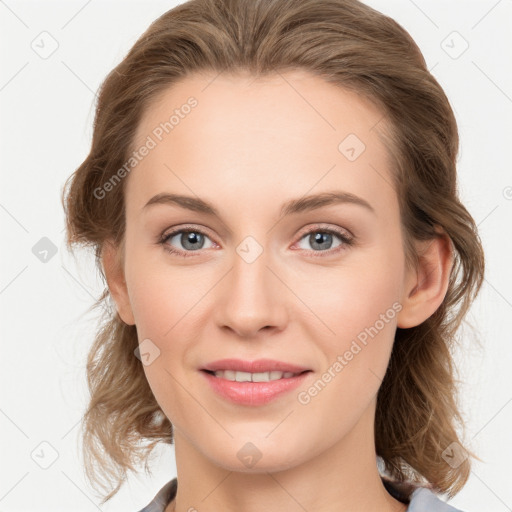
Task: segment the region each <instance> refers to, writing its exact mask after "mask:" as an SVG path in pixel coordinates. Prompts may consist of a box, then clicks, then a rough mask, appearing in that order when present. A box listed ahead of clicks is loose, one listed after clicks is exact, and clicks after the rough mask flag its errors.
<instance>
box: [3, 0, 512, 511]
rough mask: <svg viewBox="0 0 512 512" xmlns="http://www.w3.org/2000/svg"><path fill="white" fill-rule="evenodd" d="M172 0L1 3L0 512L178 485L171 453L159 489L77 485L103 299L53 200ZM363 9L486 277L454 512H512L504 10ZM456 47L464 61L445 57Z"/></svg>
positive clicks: (145, 497)
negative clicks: (451, 170)
mask: <svg viewBox="0 0 512 512" xmlns="http://www.w3.org/2000/svg"><path fill="white" fill-rule="evenodd" d="M177 3H178V2H176V1H168V2H163V1H156V0H153V1H146V2H142V1H140V2H133V1H132V2H128V1H126V0H125V1H117V2H114V1H106V0H89V1H86V0H85V1H70V0H66V1H61V2H55V1H45V2H42V1H39V2H36V1H33V2H25V1H23V2H22V1H14V0H5V1H0V38H1V46H0V48H1V51H2V54H1V66H0V108H1V117H0V129H1V137H0V144H1V156H2V159H1V186H0V223H1V228H2V242H1V243H2V251H1V258H2V260H1V266H0V268H1V274H0V307H1V309H0V311H1V313H0V315H1V316H0V320H1V327H2V329H1V335H2V345H1V347H2V357H1V359H0V365H1V366H0V376H1V377H0V378H1V387H0V432H1V436H0V449H1V452H0V460H1V462H0V466H1V469H0V471H1V473H0V512H6V511H25V510H26V511H28V510H31V511H33V510H37V511H50V510H51V511H60V510H62V511H64V510H66V511H68V510H73V511H77V512H79V511H84V512H87V511H94V510H104V511H125V512H129V511H136V510H139V509H140V508H142V507H143V506H144V505H146V504H147V503H148V502H149V501H150V500H151V499H152V498H153V496H154V494H155V493H156V492H157V491H158V490H159V489H160V487H161V486H163V484H164V483H166V482H167V481H168V480H170V479H171V478H172V477H174V476H175V474H176V473H175V462H174V453H173V448H169V447H167V448H163V449H161V450H157V452H155V454H156V455H157V456H156V457H155V464H154V468H155V469H154V473H153V476H152V477H145V476H144V474H143V473H142V472H141V476H140V477H138V478H135V477H132V478H130V479H129V481H128V483H127V484H126V485H125V486H124V487H123V488H122V490H121V491H120V493H119V494H118V495H117V496H116V497H115V498H113V499H112V500H111V501H110V502H109V503H107V504H106V505H104V506H101V507H100V506H99V505H98V503H99V500H98V499H97V498H95V496H94V493H93V491H92V490H91V489H90V488H89V487H88V485H87V483H86V481H85V479H84V475H83V469H82V464H81V461H80V459H79V445H78V442H79V438H78V432H79V428H78V425H79V422H80V418H81V415H82V414H83V411H84V407H85V404H86V398H87V395H86V387H85V370H84V367H85V357H86V353H87V350H88V347H89V345H90V343H91V341H92V337H93V334H94V328H95V324H94V319H95V317H96V313H94V314H93V313H88V312H87V309H88V308H89V306H90V305H91V304H92V303H93V302H94V300H95V298H96V297H98V296H99V294H100V292H101V291H102V287H101V282H100V280H99V278H98V276H97V274H96V270H95V268H94V265H93V258H92V255H91V254H88V253H83V255H82V256H80V257H79V258H78V259H77V260H74V259H73V258H72V257H71V256H70V255H69V254H68V253H67V252H66V251H65V248H64V242H63V235H64V232H63V227H64V216H63V211H62V208H61V203H60V194H61V189H62V186H63V183H64V180H65V179H66V178H67V177H68V176H69V175H70V174H71V173H72V172H73V171H74V170H75V168H76V167H77V166H78V165H79V164H80V163H81V162H82V161H83V159H84V158H85V157H86V155H87V153H88V151H89V145H90V140H91V136H92V121H93V113H94V101H95V91H97V88H98V86H99V85H100V83H101V82H102V80H103V79H104V77H105V76H106V74H107V73H108V72H109V71H110V70H111V69H112V68H113V67H114V66H115V65H116V64H117V63H118V62H119V61H120V60H122V58H123V57H124V55H125V54H126V52H127V51H128V50H129V49H130V48H131V46H132V45H133V44H134V43H135V40H136V39H137V37H138V36H139V35H140V34H141V33H142V32H143V31H144V30H145V29H146V28H147V26H148V25H149V24H150V23H151V22H152V21H153V20H154V19H156V18H157V17H158V16H159V15H161V14H162V13H164V12H165V11H167V10H168V9H170V8H172V7H174V6H175V5H176V4H177ZM367 3H369V4H370V5H371V6H373V7H375V8H376V9H378V10H380V11H382V12H384V13H386V14H389V15H390V16H392V17H393V18H395V19H396V20H397V21H398V22H399V23H401V24H402V25H403V26H404V27H405V28H406V29H407V30H408V31H409V32H410V33H411V35H412V36H413V38H414V39H415V40H416V41H417V43H418V44H419V46H420V48H421V50H422V51H423V53H424V55H425V58H426V61H427V64H428V67H429V68H430V69H431V70H432V72H433V74H434V75H435V77H436V78H437V79H438V80H439V82H440V83H441V85H442V86H443V88H444V89H445V91H446V93H447V95H448V97H449V98H450V101H451V103H452V106H453V108H454V110H455V113H456V116H457V119H458V123H459V128H460V135H461V152H460V162H459V179H460V185H459V189H460V195H461V198H462V200H463V202H464V203H465V204H466V206H467V208H468V209H469V211H470V212H471V214H472V215H473V217H474V218H475V220H476V222H477V224H478V226H479V229H480V234H481V238H482V241H483V243H484V247H485V250H486V257H487V273H486V280H485V283H484V286H483V289H482V292H481V294H480V296H479V298H478V300H477V302H476V303H475V304H474V307H473V308H472V310H471V312H470V315H469V317H468V322H469V323H471V324H472V325H473V326H475V328H476V330H475V331H471V330H470V329H469V328H468V327H467V326H466V325H464V330H463V331H462V332H461V336H462V337H463V338H464V345H463V347H464V349H463V350H462V351H461V353H460V354H458V357H457V361H458V365H459V368H460V379H461V381H462V391H461V396H462V409H463V411H464V415H465V419H466V422H467V430H468V438H469V441H470V448H471V449H473V450H474V451H476V452H477V453H478V454H479V456H480V457H481V458H482V459H483V460H484V462H483V463H479V462H475V463H474V466H473V471H472V474H471V478H470V480H469V482H468V483H467V485H466V487H465V488H464V489H463V490H462V491H461V492H460V493H459V494H458V495H457V496H456V497H455V498H454V499H453V500H452V501H451V503H452V504H453V505H454V506H456V507H458V508H460V509H462V510H464V511H466V512H477V511H483V510H485V511H486V512H505V511H507V510H512V487H511V485H510V482H511V481H512V480H511V472H510V469H509V461H510V460H511V458H512V439H511V434H510V432H511V429H510V426H511V420H512V404H511V403H510V402H511V401H512V372H511V362H512V357H511V353H512V339H511V336H510V331H511V327H512V321H511V317H512V274H511V270H510V264H509V262H510V254H511V253H512V243H511V233H512V230H511V225H510V220H511V218H512V200H511V199H512V193H511V191H512V189H511V188H510V187H512V171H511V169H512V167H511V163H512V162H511V160H512V159H511V156H510V145H511V143H512V137H511V136H512V129H511V114H512V72H511V71H512V67H511V61H512V60H511V50H510V49H511V48H512V37H511V28H512V24H511V21H512V2H511V1H510V0H500V1H497V0H481V1H462V0H459V1H453V0H452V1H446V0H444V1H431V0H429V1H427V0H415V1H414V2H413V1H412V0H395V1H390V0H386V1H385V0H371V1H368V2H367ZM43 31H47V32H48V33H49V34H51V36H52V37H53V38H54V39H55V40H56V41H57V43H58V48H57V50H56V51H55V52H54V53H53V54H52V55H51V56H50V57H48V58H47V59H43V58H41V57H40V56H39V55H38V54H37V53H36V52H35V51H34V50H33V49H32V47H31V45H32V44H33V43H32V42H33V41H34V40H35V41H36V43H37V41H38V39H37V38H38V36H39V35H40V34H41V32H43ZM453 31H456V32H458V33H459V34H460V36H458V35H454V34H453ZM44 37H48V36H44ZM443 41H444V43H443ZM464 41H467V44H469V47H468V49H467V50H466V51H465V52H464V53H462V54H461V55H460V56H458V58H453V57H454V56H456V54H458V53H459V52H460V51H461V50H462V49H463V46H462V45H464V44H465V43H464ZM450 47H451V48H450ZM447 52H448V53H447ZM450 52H451V55H450V54H449V53H450ZM507 187H508V188H507ZM42 237H47V238H49V239H50V240H51V241H52V242H53V244H55V246H56V249H57V253H56V254H55V256H53V257H52V258H50V259H49V261H47V262H46V263H43V262H41V261H40V260H39V259H38V258H37V257H36V256H35V255H34V254H33V252H32V248H33V247H34V246H35V245H36V243H38V242H39V240H40V239H41V238H42ZM426 378H428V377H426ZM41 442H47V443H49V444H50V445H51V446H52V447H53V449H54V450H56V452H57V453H58V458H57V460H56V461H55V463H53V464H52V465H51V466H50V467H49V468H48V469H42V468H41V467H40V466H39V465H38V464H37V463H36V462H35V460H34V459H33V458H32V457H31V453H32V452H33V450H36V453H38V454H39V460H42V461H44V460H45V459H46V460H47V461H50V457H51V453H52V449H50V448H49V447H48V445H42V446H39V445H40V443H41Z"/></svg>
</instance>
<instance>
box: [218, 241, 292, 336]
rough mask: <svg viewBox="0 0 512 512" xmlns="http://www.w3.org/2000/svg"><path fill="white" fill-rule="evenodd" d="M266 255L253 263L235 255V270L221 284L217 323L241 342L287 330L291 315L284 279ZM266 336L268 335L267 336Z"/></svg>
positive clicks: (263, 253) (260, 256)
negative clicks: (288, 312) (244, 339)
mask: <svg viewBox="0 0 512 512" xmlns="http://www.w3.org/2000/svg"><path fill="white" fill-rule="evenodd" d="M271 266H272V267H275V265H272V264H271V262H270V261H269V258H268V257H267V252H266V251H263V252H262V253H261V254H260V255H259V256H258V257H257V258H256V259H255V260H254V261H251V260H250V259H246V258H244V257H243V256H240V254H238V253H235V254H234V257H233V267H232V268H231V270H230V271H229V272H228V274H227V275H226V276H225V277H224V279H223V280H222V282H221V283H219V288H218V295H217V297H216V308H215V310H216V312H215V316H216V322H217V325H218V326H219V327H220V328H221V329H224V330H229V331H233V332H234V333H236V334H237V335H238V336H239V337H241V338H257V337H258V336H261V334H264V335H266V336H267V335H269V334H270V333H271V332H272V331H275V332H279V331H281V330H283V329H284V327H285V325H286V322H287V319H288V314H287V305H286V300H287V297H288V298H289V294H290V292H289V291H288V293H286V292H287V288H286V286H285V285H284V284H283V281H285V279H284V278H283V276H278V275H277V272H276V270H275V268H271ZM265 333H266V334H265Z"/></svg>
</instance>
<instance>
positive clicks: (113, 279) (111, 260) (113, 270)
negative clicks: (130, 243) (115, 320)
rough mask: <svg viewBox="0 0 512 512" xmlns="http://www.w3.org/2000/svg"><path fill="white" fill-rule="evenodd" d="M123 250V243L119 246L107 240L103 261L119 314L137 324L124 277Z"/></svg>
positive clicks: (125, 320) (124, 320) (129, 322)
mask: <svg viewBox="0 0 512 512" xmlns="http://www.w3.org/2000/svg"><path fill="white" fill-rule="evenodd" d="M122 250H123V245H121V246H118V247H117V246H115V245H114V244H113V243H112V242H111V241H106V242H105V244H104V246H103V248H102V251H101V263H102V266H103V272H104V274H105V278H106V280H107V284H108V288H109V291H110V295H111V296H112V299H113V300H114V302H115V304H116V308H117V312H118V313H119V316H120V317H121V319H122V320H123V322H124V323H126V324H128V325H135V319H134V317H133V312H132V308H131V304H130V298H129V295H128V288H127V286H126V280H125V277H124V270H123V262H122V258H121V252H120V251H122Z"/></svg>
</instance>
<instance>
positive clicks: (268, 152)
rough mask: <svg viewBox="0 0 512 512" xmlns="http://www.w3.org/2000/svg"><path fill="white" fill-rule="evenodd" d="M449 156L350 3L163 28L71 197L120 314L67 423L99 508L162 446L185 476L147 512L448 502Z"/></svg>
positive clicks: (107, 118)
mask: <svg viewBox="0 0 512 512" xmlns="http://www.w3.org/2000/svg"><path fill="white" fill-rule="evenodd" d="M457 151H458V134H457V126H456V121H455V118H454V115H453V112H452V109H451V107H450V104H449V102H448V100H447V98H446V96H445V94H444V92H443V90H442V89H441V87H440V86H439V84H438V83H437V82H436V80H435V79H434V78H433V76H432V75H431V74H430V73H429V72H428V70H427V68H426V65H425V61H424V59H423V57H422V55H421V53H420V50H419V49H418V47H417V46H416V44H415V43H414V42H413V40H412V39H411V37H410V36H409V34H408V33H407V32H406V31H405V30H404V29H403V28H402V27H400V26H399V25H398V24H397V23H396V22H395V21H393V20H392V19H390V18H388V17H386V16H384V15H382V14H380V13H378V12H376V11H374V10H373V9H371V8H369V7H368V6H365V5H364V4H362V3H360V2H357V1H353V0H320V1H319V0H304V1H301V2H297V1H296V0H259V1H256V0H191V1H188V2H186V3H183V4H181V5H179V6H178V7H176V8H174V9H171V10H170V11H168V12H167V13H165V14H164V15H162V16H161V17H160V18H159V19H157V20H156V21H155V22H154V23H153V24H152V25H151V26H150V27H149V29H148V30H147V31H146V32H145V33H144V34H143V35H142V36H141V37H140V38H139V40H138V41H137V42H136V44H135V45H134V46H133V48H132V49H131V50H130V52H129V53H128V55H127V56H126V57H125V59H124V60H123V61H122V62H121V63H120V64H119V65H118V66H117V67H116V68H115V69H114V70H113V71H112V72H111V73H110V74H109V75H108V77H107V78H106V80H105V82H104V83H103V85H102V87H101V91H100V95H99V101H98V105H97V111H96V118H95V124H94V135H93V141H92V147H91V151H90V154H89V155H88V157H87V158H86V160H85V161H84V162H83V163H82V164H81V165H80V167H79V168H78V169H77V170H76V171H75V173H74V174H73V176H71V177H70V180H69V183H68V185H69V186H68V187H66V190H65V191H64V194H63V204H64V207H65V210H66V215H67V230H68V239H67V242H68V245H69V247H72V246H73V245H74V244H89V245H92V246H93V247H94V249H95V254H96V261H97V264H98V268H99V270H100V272H101V274H102V276H104V278H105V281H106V284H107V288H106V289H105V292H104V293H103V295H102V297H101V298H100V300H99V302H98V304H103V303H104V301H107V300H108V299H109V298H112V299H113V303H114V305H115V311H112V310H107V313H106V317H105V319H104V322H103V323H102V325H101V327H100V329H99V331H98V334H97V337H96V339H95V343H94V345H93V347H92V349H91V352H90V354H89V357H88V365H87V372H88V382H89V387H90V391H91V399H90V404H89V407H88V409H87V411H86V414H85V416H84V424H83V428H84V430H83V434H84V445H83V446H84V455H85V463H86V470H87V474H88V477H89V478H90V480H91V482H93V484H94V485H97V486H98V487H101V488H102V489H104V490H105V491H106V492H105V493H104V499H103V501H102V503H104V502H105V501H107V500H108V499H110V498H111V497H112V496H113V495H114V494H115V493H116V492H117V491H118V490H119V488H120V486H121V484H122V482H123V480H124V479H125V477H126V474H127V470H128V469H130V470H132V471H135V467H134V466H135V464H138V463H141V462H145V468H146V470H147V469H148V465H147V464H148V458H149V455H150V453H151V450H152V449H153V448H154V447H155V446H156V445H157V444H158V443H160V442H163V443H174V445H175V452H176V466H177V474H178V477H177V479H172V480H170V481H169V482H168V484H166V486H164V487H163V488H162V489H161V490H160V491H159V492H158V494H157V495H156V496H155V498H154V499H153V500H152V502H151V503H150V504H149V505H148V506H147V507H145V508H144V509H143V510H142V511H141V512H156V511H158V512H169V511H172V510H176V511H177V512H184V511H192V510H198V511H200V512H202V511H205V512H207V511H218V510H222V511H230V510H235V509H236V510H243V511H249V512H251V511H259V510H267V511H273V510H287V511H294V510H297V511H299V510H307V511H309V512H313V511H318V512H320V511H322V512H324V511H331V510H332V511H334V510H336V511H338V512H339V511H342V512H348V511H354V510H364V511H379V512H392V511H393V512H397V511H404V510H407V511H409V512H418V511H420V510H426V509H428V510H429V511H434V510H438V511H444V510H452V511H454V510H456V509H455V508H453V507H451V506H449V505H447V504H445V503H444V502H443V501H442V500H441V499H440V497H439V496H438V494H448V496H449V497H452V496H454V495H455V494H456V493H457V492H458V491H459V490H460V489H461V488H462V487H463V486H464V484H465V483H466V481H467V479H468V476H469V472H470V457H476V456H475V455H473V454H472V453H471V452H470V451H469V449H468V448H466V447H464V441H463V434H460V433H458V432H457V429H458V428H459V427H462V428H463V425H462V424H461V416H460V413H459V411H458V408H457V400H456V387H455V382H454V376H453V361H452V355H451V348H452V346H453V344H454V343H455V333H456V331H457V328H458V327H459V325H460V323H461V321H462V319H463V318H464V315H465V314H466V312H467V310H468V308H469V307H470V305H471V303H472V301H473V300H474V297H475V296H476V294H477V293H478V291H479V289H480V286H481V283H482V280H483V274H484V255H483V250H482V246H481V243H480V239H479V237H478V233H477V229H476V226H475V223H474V220H473V219H472V217H471V215H470V214H469V212H468V211H467V210H466V208H465V207H464V206H463V205H462V204H461V203H460V201H459V198H458V196H457V176H456V165H455V164H456V157H457ZM178 480H179V486H178V485H177V484H178ZM112 484H113V485H112Z"/></svg>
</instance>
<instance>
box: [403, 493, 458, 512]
mask: <svg viewBox="0 0 512 512" xmlns="http://www.w3.org/2000/svg"><path fill="white" fill-rule="evenodd" d="M407 512H463V511H462V510H460V509H458V508H455V507H453V506H451V505H449V504H448V503H445V502H444V501H442V500H441V499H440V498H439V497H438V496H437V495H436V494H435V493H434V492H432V491H431V490H430V489H428V488H427V487H417V488H416V489H415V490H414V491H413V493H412V494H411V500H410V503H409V507H408V508H407Z"/></svg>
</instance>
